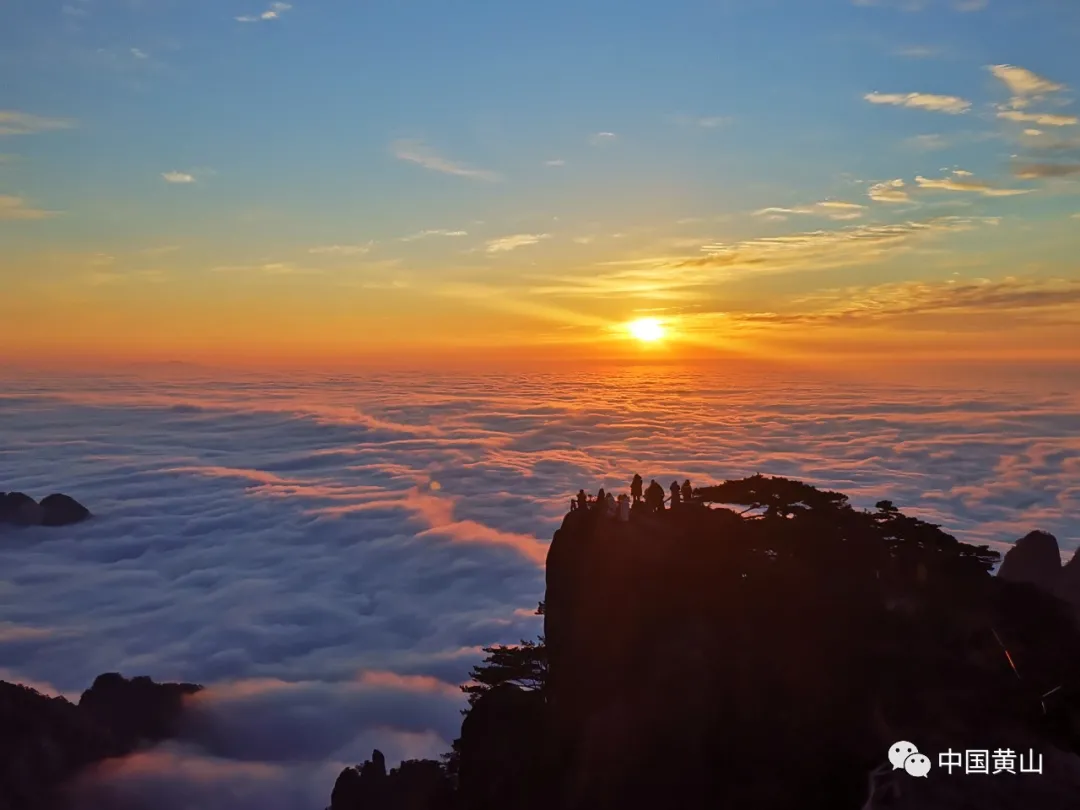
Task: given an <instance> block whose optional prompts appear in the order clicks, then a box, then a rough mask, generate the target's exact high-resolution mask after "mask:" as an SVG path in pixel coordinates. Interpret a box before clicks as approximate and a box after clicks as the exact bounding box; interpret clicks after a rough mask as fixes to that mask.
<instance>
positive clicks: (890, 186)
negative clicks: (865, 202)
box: [867, 178, 911, 203]
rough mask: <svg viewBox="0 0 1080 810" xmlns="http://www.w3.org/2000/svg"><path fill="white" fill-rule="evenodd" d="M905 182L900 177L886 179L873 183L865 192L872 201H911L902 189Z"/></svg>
mask: <svg viewBox="0 0 1080 810" xmlns="http://www.w3.org/2000/svg"><path fill="white" fill-rule="evenodd" d="M904 186H905V183H904V181H903V180H902V179H900V178H897V179H895V180H886V181H885V182H883V183H875V184H874V185H872V186H870V189H869V191H868V192H867V194H868V195H869V196H870V199H871V200H873V201H874V202H887V203H906V202H911V197H909V196H908V193H907V191H905V190H904Z"/></svg>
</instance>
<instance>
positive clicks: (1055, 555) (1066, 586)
mask: <svg viewBox="0 0 1080 810" xmlns="http://www.w3.org/2000/svg"><path fill="white" fill-rule="evenodd" d="M997 575H998V576H999V577H1000V578H1001V579H1004V580H1008V581H1010V582H1023V583H1029V584H1031V585H1035V586H1037V587H1038V588H1040V589H1042V590H1043V591H1046V592H1047V593H1052V594H1054V595H1056V596H1057V597H1058V598H1060V599H1062V600H1064V601H1065V602H1066V603H1068V604H1069V605H1070V606H1071V607H1072V609H1073V613H1074V615H1075V616H1076V619H1077V622H1078V623H1080V557H1078V556H1077V553H1074V554H1073V556H1072V558H1071V559H1070V560H1069V562H1068V563H1066V564H1065V565H1062V564H1061V549H1060V548H1059V547H1058V541H1057V538H1056V537H1054V535H1052V534H1049V533H1048V532H1041V531H1035V532H1029V533H1028V534H1026V535H1024V536H1023V537H1021V538H1020V539H1019V540H1017V541H1016V543H1015V544H1013V547H1012V548H1011V549H1009V551H1008V553H1007V554H1006V555H1005V559H1003V560H1002V561H1001V567H1000V568H999V569H998V573H997Z"/></svg>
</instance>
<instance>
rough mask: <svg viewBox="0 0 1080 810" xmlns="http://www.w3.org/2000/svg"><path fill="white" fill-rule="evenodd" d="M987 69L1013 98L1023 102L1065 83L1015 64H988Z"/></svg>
mask: <svg viewBox="0 0 1080 810" xmlns="http://www.w3.org/2000/svg"><path fill="white" fill-rule="evenodd" d="M987 70H989V71H990V72H991V73H993V74H994V77H995V78H997V79H1000V80H1001V81H1002V82H1004V83H1005V86H1006V87H1008V88H1009V90H1010V92H1011V93H1012V94H1013V98H1014V99H1022V100H1024V102H1026V101H1027V100H1030V99H1032V98H1039V97H1041V96H1045V95H1046V94H1048V93H1056V92H1058V91H1061V90H1064V89H1065V85H1063V84H1060V83H1059V82H1054V81H1051V80H1050V79H1047V78H1044V77H1042V76H1040V75H1038V74H1037V73H1033V72H1032V71H1030V70H1028V69H1027V68H1022V67H1017V66H1015V65H990V66H989V67H988V68H987ZM1021 106H1022V105H1021Z"/></svg>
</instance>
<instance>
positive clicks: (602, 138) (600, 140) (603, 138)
mask: <svg viewBox="0 0 1080 810" xmlns="http://www.w3.org/2000/svg"><path fill="white" fill-rule="evenodd" d="M618 137H619V136H618V135H616V134H615V133H614V132H594V133H593V134H592V135H590V136H589V143H591V144H592V145H593V146H606V145H607V144H609V143H614V142H615V141H616V140H617V139H618Z"/></svg>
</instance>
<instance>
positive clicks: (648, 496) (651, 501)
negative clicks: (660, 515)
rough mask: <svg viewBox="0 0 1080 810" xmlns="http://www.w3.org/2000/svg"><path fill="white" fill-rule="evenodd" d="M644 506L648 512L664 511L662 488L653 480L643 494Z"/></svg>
mask: <svg viewBox="0 0 1080 810" xmlns="http://www.w3.org/2000/svg"><path fill="white" fill-rule="evenodd" d="M645 505H646V506H647V507H648V508H649V511H650V512H663V511H664V488H663V487H662V486H660V485H659V484H658V483H656V479H655V478H654V479H653V480H652V483H650V484H649V489H648V491H646V493H645Z"/></svg>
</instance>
